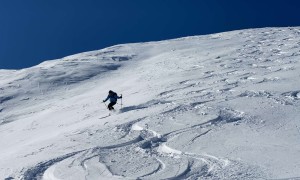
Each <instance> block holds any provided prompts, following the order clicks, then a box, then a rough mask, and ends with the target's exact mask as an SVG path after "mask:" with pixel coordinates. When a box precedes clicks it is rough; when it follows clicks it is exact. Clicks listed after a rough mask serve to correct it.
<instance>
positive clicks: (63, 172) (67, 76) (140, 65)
mask: <svg viewBox="0 0 300 180" xmlns="http://www.w3.org/2000/svg"><path fill="white" fill-rule="evenodd" d="M299 34H300V29H299V28H263V29H250V30H243V31H233V32H227V33H219V34H213V35H206V36H195V37H186V38H180V39H174V40H169V41H161V42H150V43H140V44H127V45H118V46H113V47H109V48H106V49H103V50H99V51H91V52H86V53H81V54H76V55H72V56H68V57H65V58H63V59H60V60H54V61H47V62H44V63H42V64H40V65H38V66H35V67H32V68H29V69H24V70H20V71H6V70H0V74H1V77H0V90H1V94H0V105H1V106H0V113H1V118H0V133H1V135H2V137H3V139H2V140H0V146H1V147H3V148H2V150H1V151H0V152H1V154H3V155H0V158H1V162H0V178H1V179H7V180H8V179H24V180H34V179H42V180H65V179H70V180H76V179H78V180H79V179H80V180H81V179H87V180H90V179H297V177H299V176H300V174H299V172H298V170H299V168H300V163H299V162H298V161H297V157H299V155H300V154H299V148H300V145H299V141H298V140H299V137H300V133H299V127H300V124H299V122H298V121H296V120H295V119H299V118H300V116H299V113H298V110H299V106H300V101H299V100H300V86H299V83H298V82H299V77H300V74H299V68H300V61H299V58H300V53H299V52H300V38H299ZM112 87H114V88H115V90H116V91H117V92H121V93H123V97H124V99H123V103H124V105H123V108H122V109H120V103H119V104H117V105H116V106H115V107H116V108H117V109H119V110H118V111H116V112H112V113H111V114H110V115H108V112H107V110H106V109H105V106H106V105H105V106H104V105H102V103H101V98H105V96H106V92H107V90H108V89H111V88H112ZM113 90H114V89H113ZM100 96H101V98H99V97H100ZM14 109H18V110H14ZM295 127H296V128H295ZM4 139H6V140H4ZM7 139H9V140H10V141H7Z"/></svg>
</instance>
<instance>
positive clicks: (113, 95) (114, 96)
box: [103, 92, 122, 102]
mask: <svg viewBox="0 0 300 180" xmlns="http://www.w3.org/2000/svg"><path fill="white" fill-rule="evenodd" d="M120 98H122V96H118V95H117V93H115V92H113V93H110V94H108V96H107V98H106V99H105V100H103V102H106V101H107V100H108V99H109V101H110V102H117V101H118V99H120Z"/></svg>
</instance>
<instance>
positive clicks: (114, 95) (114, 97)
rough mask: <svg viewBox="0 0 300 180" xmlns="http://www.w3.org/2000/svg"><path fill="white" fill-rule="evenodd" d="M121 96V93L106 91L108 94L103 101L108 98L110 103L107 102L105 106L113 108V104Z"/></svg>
mask: <svg viewBox="0 0 300 180" xmlns="http://www.w3.org/2000/svg"><path fill="white" fill-rule="evenodd" d="M121 98H122V94H121V96H118V95H117V93H115V92H113V91H112V90H109V91H108V96H107V98H106V99H105V100H103V102H106V101H107V100H108V99H109V101H110V103H109V104H108V106H107V108H108V109H109V110H113V109H114V107H113V106H114V105H115V104H117V101H118V99H121Z"/></svg>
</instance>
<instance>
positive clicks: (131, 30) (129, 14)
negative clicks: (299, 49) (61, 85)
mask: <svg viewBox="0 0 300 180" xmlns="http://www.w3.org/2000/svg"><path fill="white" fill-rule="evenodd" d="M299 12H300V1H299V0H1V1H0V69H20V68H25V67H30V66H33V65H36V64H38V63H40V62H42V61H45V60H51V59H56V58H61V57H64V56H67V55H71V54H75V53H79V52H84V51H90V50H96V49H101V48H104V47H108V46H111V45H116V44H120V43H130V42H145V41H156V40H163V39H170V38H177V37H183V36H190V35H202V34H209V33H215V32H223V31H229V30H236V29H245V28H257V27H270V26H271V27H279V26H280V27H281V26H300V13H299Z"/></svg>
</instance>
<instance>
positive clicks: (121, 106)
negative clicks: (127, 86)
mask: <svg viewBox="0 0 300 180" xmlns="http://www.w3.org/2000/svg"><path fill="white" fill-rule="evenodd" d="M121 97H122V98H121V109H122V105H123V102H122V99H123V96H122V94H121Z"/></svg>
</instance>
